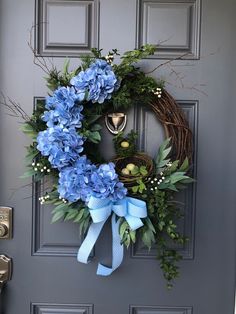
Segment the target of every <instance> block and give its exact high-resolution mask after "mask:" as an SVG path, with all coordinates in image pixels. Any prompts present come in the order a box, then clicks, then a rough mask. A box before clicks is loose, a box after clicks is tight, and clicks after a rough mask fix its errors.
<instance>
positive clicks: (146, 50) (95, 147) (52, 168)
mask: <svg viewBox="0 0 236 314" xmlns="http://www.w3.org/2000/svg"><path fill="white" fill-rule="evenodd" d="M154 50H155V48H154V46H152V45H145V46H143V47H141V48H140V49H135V50H132V51H128V52H126V53H124V55H123V56H120V63H119V64H117V63H114V59H115V57H116V56H118V55H119V53H118V51H117V50H116V49H113V50H112V51H110V52H109V53H108V54H107V55H106V56H103V55H102V50H97V49H92V54H91V55H87V56H84V57H82V58H81V61H82V62H81V65H80V66H79V67H78V68H77V69H75V70H74V71H69V61H68V60H67V61H66V62H65V64H64V68H63V70H62V71H58V70H57V69H56V68H55V67H54V66H53V68H52V69H51V70H50V71H49V73H48V74H49V75H48V77H47V78H46V80H47V86H48V88H49V89H50V90H51V92H50V94H49V95H48V96H47V97H46V100H45V101H40V102H39V103H38V105H37V107H36V108H35V110H34V112H33V115H32V116H31V117H28V116H27V115H24V114H23V113H22V112H23V110H22V108H21V107H19V106H18V105H17V106H16V104H15V103H13V102H11V106H8V107H11V109H12V110H15V111H17V112H19V111H20V112H21V117H23V118H24V120H25V121H24V124H23V126H22V130H23V131H24V132H25V133H26V134H28V135H29V136H31V138H32V139H33V142H32V144H31V145H29V146H28V147H27V156H26V159H27V160H28V161H30V164H29V170H28V171H27V172H26V173H25V175H24V177H27V176H32V175H33V178H34V180H36V181H38V180H42V179H45V178H49V179H50V182H53V183H52V184H51V188H50V190H47V191H45V193H44V195H42V196H41V197H40V199H39V200H40V202H41V204H53V205H54V206H55V207H54V209H53V211H52V214H53V217H52V221H53V222H56V221H58V220H61V219H64V220H72V221H73V222H75V223H79V224H80V230H81V232H82V233H83V234H84V235H85V238H84V241H83V243H82V245H81V246H80V248H79V251H78V256H77V259H78V261H79V262H82V263H87V262H88V259H89V256H90V253H91V251H92V249H93V247H94V245H95V243H96V241H97V238H98V236H99V234H100V232H101V231H102V228H103V226H104V224H105V223H106V221H107V220H108V219H110V218H111V225H112V238H113V242H112V255H113V258H112V265H111V267H108V266H105V265H103V264H99V265H98V269H97V274H98V275H103V276H107V275H110V274H111V273H112V272H113V271H114V270H115V269H117V268H118V267H119V266H120V264H121V262H122V259H123V246H124V245H125V246H126V247H129V246H130V244H134V243H135V242H136V239H137V236H138V238H139V239H141V240H142V241H143V243H144V244H145V245H146V246H147V248H148V249H150V248H151V247H152V246H153V245H156V246H157V250H158V259H159V260H160V266H161V269H162V270H163V274H164V277H165V279H166V280H167V283H168V287H171V286H172V282H173V279H174V278H175V277H177V275H178V272H179V267H178V265H177V261H179V260H180V258H181V256H180V254H179V253H178V252H177V251H176V250H174V249H172V248H170V241H172V242H173V243H181V244H183V243H184V242H185V241H187V239H186V238H185V237H184V236H183V235H182V234H181V233H179V232H178V225H177V222H178V219H179V218H180V217H181V215H182V214H181V209H180V208H179V205H178V203H177V202H176V201H174V200H175V198H174V197H175V194H176V193H178V191H179V190H181V189H182V188H184V186H185V185H186V184H189V183H191V182H193V179H192V178H191V177H190V176H189V174H188V171H189V164H191V159H192V133H191V131H190V129H189V126H188V122H187V120H186V118H185V115H184V113H183V112H182V110H181V109H180V107H179V106H178V104H177V103H176V101H175V100H174V99H173V98H172V97H171V95H170V94H169V93H168V92H167V91H166V90H165V88H164V83H165V82H164V81H163V80H159V81H156V80H155V79H154V78H152V77H150V76H148V75H146V74H145V73H144V72H143V71H142V70H141V69H140V68H138V67H137V66H136V63H137V62H138V61H139V60H141V59H142V58H145V57H147V56H149V55H151V54H153V53H154ZM140 104H142V105H145V106H147V107H149V108H151V109H152V111H153V113H154V114H155V115H156V117H157V119H158V120H159V121H160V122H161V124H162V125H163V127H164V130H165V133H166V137H167V138H166V140H165V141H164V142H163V143H162V145H161V146H160V147H159V151H158V153H157V156H156V158H155V159H153V158H151V157H150V156H148V155H147V154H145V152H139V151H138V147H137V136H138V134H137V133H136V132H134V131H133V130H132V131H131V132H130V133H128V134H125V133H124V132H123V129H124V127H125V119H126V114H125V112H126V111H127V109H129V108H130V107H133V106H140ZM104 117H105V119H106V123H107V124H109V123H110V122H114V123H113V126H112V123H110V124H109V126H110V130H111V131H113V133H114V134H115V135H114V137H113V145H114V148H115V152H116V156H114V158H113V159H112V160H108V161H106V160H105V159H104V156H102V154H101V153H100V152H99V142H100V141H101V135H100V130H101V128H102V127H101V119H104ZM109 119H110V120H109ZM117 121H118V122H117ZM119 123H120V125H119ZM119 126H120V128H119ZM112 127H113V129H112ZM32 161H33V162H32Z"/></svg>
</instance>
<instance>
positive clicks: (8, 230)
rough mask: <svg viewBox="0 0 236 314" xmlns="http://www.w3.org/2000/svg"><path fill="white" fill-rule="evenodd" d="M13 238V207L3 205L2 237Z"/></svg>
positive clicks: (0, 218) (0, 220)
mask: <svg viewBox="0 0 236 314" xmlns="http://www.w3.org/2000/svg"><path fill="white" fill-rule="evenodd" d="M11 238H12V208H11V207H3V206H1V207H0V239H11ZM0 280H1V279H0Z"/></svg>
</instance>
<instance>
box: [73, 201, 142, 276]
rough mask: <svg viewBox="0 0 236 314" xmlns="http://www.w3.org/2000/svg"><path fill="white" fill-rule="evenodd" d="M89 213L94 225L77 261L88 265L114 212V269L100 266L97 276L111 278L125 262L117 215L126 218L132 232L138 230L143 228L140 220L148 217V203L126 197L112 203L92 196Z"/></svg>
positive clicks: (81, 247) (112, 219)
mask: <svg viewBox="0 0 236 314" xmlns="http://www.w3.org/2000/svg"><path fill="white" fill-rule="evenodd" d="M88 207H89V212H90V215H91V218H92V220H93V223H92V224H91V226H90V227H89V230H88V233H87V236H86V238H85V239H84V241H83V243H82V244H81V246H80V249H79V251H78V255H77V260H78V261H79V262H81V263H85V264H87V263H88V258H89V255H90V253H91V251H92V249H93V247H94V245H95V243H96V241H97V239H98V236H99V234H100V232H101V230H102V228H103V226H104V224H105V222H106V221H107V219H108V217H110V215H111V214H112V212H113V215H112V218H111V222H112V267H106V266H104V265H102V264H98V268H97V275H101V276H109V275H110V274H111V273H112V272H113V271H114V270H115V269H117V268H118V267H119V266H120V264H121V263H122V260H123V255H124V250H123V245H122V244H121V243H120V242H121V239H120V235H119V220H118V221H116V215H117V216H119V217H124V218H125V219H126V221H127V223H128V224H129V227H130V229H131V230H136V229H138V228H140V227H142V226H143V223H142V220H141V219H140V218H145V217H147V207H146V203H145V202H144V201H142V200H139V199H136V198H132V197H125V198H124V199H122V200H119V201H116V202H112V201H111V200H109V199H99V198H96V197H94V196H91V197H90V199H89V202H88Z"/></svg>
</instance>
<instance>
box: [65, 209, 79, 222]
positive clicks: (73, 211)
mask: <svg viewBox="0 0 236 314" xmlns="http://www.w3.org/2000/svg"><path fill="white" fill-rule="evenodd" d="M77 213H78V211H77V210H76V209H70V210H69V212H68V213H66V216H65V218H64V221H67V220H72V219H74V218H75V217H76V216H77Z"/></svg>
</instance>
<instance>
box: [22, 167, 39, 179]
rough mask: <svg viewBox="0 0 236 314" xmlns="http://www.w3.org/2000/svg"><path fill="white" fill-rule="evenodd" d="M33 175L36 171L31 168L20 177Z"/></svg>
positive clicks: (24, 177)
mask: <svg viewBox="0 0 236 314" xmlns="http://www.w3.org/2000/svg"><path fill="white" fill-rule="evenodd" d="M33 175H35V171H34V170H33V169H30V170H28V171H26V172H25V173H24V174H23V175H21V176H20V178H21V179H26V178H29V177H32V176H33Z"/></svg>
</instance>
